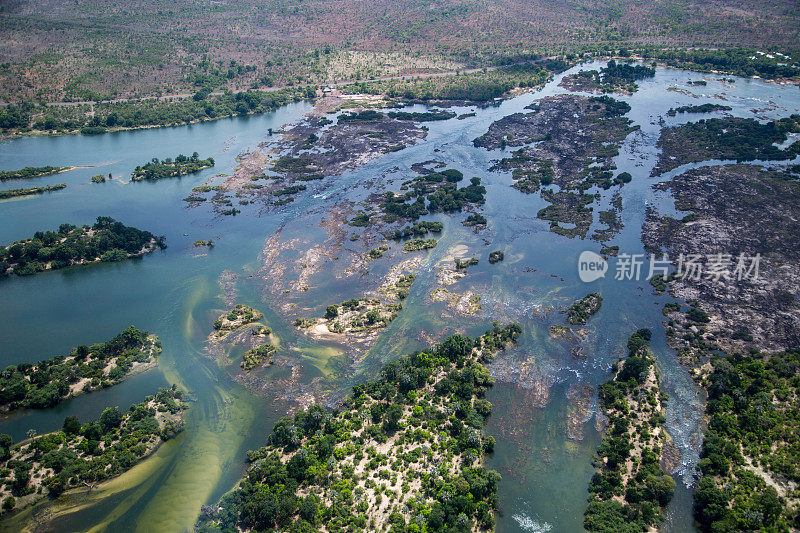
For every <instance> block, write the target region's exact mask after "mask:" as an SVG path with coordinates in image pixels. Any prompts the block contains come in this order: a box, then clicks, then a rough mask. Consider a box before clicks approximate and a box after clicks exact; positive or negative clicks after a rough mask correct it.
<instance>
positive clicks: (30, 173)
mask: <svg viewBox="0 0 800 533" xmlns="http://www.w3.org/2000/svg"><path fill="white" fill-rule="evenodd" d="M73 168H75V167H54V166H52V165H46V166H43V167H25V168H21V169H19V170H0V181H7V180H25V179H29V178H40V177H43V176H52V175H53V174H59V173H61V172H66V171H67V170H71V169H73Z"/></svg>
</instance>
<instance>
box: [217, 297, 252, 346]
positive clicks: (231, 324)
mask: <svg viewBox="0 0 800 533" xmlns="http://www.w3.org/2000/svg"><path fill="white" fill-rule="evenodd" d="M262 318H264V314H263V313H261V312H260V311H256V310H255V309H253V308H252V307H250V306H249V305H244V304H238V305H236V306H235V307H234V308H233V309H231V310H230V311H229V312H227V313H223V314H221V315H220V316H219V318H218V319H217V320H215V321H214V331H213V332H212V333H211V338H212V339H216V340H220V339H223V338H225V337H226V336H227V335H228V334H229V333H231V332H233V331H236V330H238V329H240V328H242V327H244V326H246V325H247V324H252V323H253V322H258V321H259V320H261V319H262Z"/></svg>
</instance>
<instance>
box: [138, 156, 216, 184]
mask: <svg viewBox="0 0 800 533" xmlns="http://www.w3.org/2000/svg"><path fill="white" fill-rule="evenodd" d="M213 166H214V158H213V157H209V158H208V159H200V155H199V154H198V153H197V152H195V153H193V154H192V155H191V156H185V155H183V154H178V155H177V156H176V157H175V159H172V158H171V157H168V158H166V159H163V160H159V159H158V158H157V157H154V158H153V159H152V160H151V161H150V162H148V163H145V164H144V165H140V166H137V167H136V168H135V169H133V172H132V173H131V179H132V180H133V181H142V180H146V181H156V180H160V179H164V178H177V177H180V176H185V175H186V174H194V173H196V172H200V171H201V170H203V169H206V168H210V167H213Z"/></svg>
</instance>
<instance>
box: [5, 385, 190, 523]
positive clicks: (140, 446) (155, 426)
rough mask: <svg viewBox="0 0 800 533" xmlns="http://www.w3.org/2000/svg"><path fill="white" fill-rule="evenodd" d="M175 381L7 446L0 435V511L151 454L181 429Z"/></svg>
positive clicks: (86, 482)
mask: <svg viewBox="0 0 800 533" xmlns="http://www.w3.org/2000/svg"><path fill="white" fill-rule="evenodd" d="M182 397H183V394H182V392H181V391H180V390H178V389H177V387H176V386H175V385H173V386H172V387H171V388H165V389H161V390H160V391H159V392H158V393H157V394H156V395H155V396H148V397H147V398H145V401H144V402H142V403H138V404H135V405H132V406H131V408H130V409H129V410H128V411H120V410H119V409H118V408H117V407H109V408H106V409H105V410H104V411H103V413H102V414H101V415H100V418H99V419H98V420H94V421H91V422H87V423H84V424H82V423H81V422H80V421H79V420H78V418H77V417H74V416H68V417H67V418H66V419H65V420H64V425H63V429H61V430H60V431H56V432H54V433H48V434H46V435H42V436H40V437H36V438H30V439H28V440H25V441H23V442H21V443H18V444H16V445H12V439H11V437H10V436H9V435H0V483H2V488H0V499H2V501H3V511H4V512H10V511H13V510H15V509H21V508H23V507H26V506H28V505H30V504H32V503H34V502H36V501H38V500H40V499H42V498H44V497H51V498H55V497H57V496H59V495H60V494H61V493H63V492H64V491H66V490H69V489H73V488H80V487H88V488H89V490H91V489H93V488H94V487H95V486H96V484H97V483H98V482H100V481H103V480H106V479H109V478H112V477H115V476H118V475H120V474H122V473H124V472H126V471H128V470H130V469H131V468H133V466H134V465H136V464H137V463H139V462H140V461H141V460H143V459H144V458H146V457H147V456H149V455H150V454H152V453H153V452H154V451H155V450H156V449H157V448H158V447H159V446H160V445H161V444H162V443H163V442H165V441H167V440H169V439H171V438H173V437H174V436H175V435H177V434H178V433H180V432H181V431H182V429H183V414H184V410H185V409H186V408H187V406H186V404H185V403H184V402H183V400H182Z"/></svg>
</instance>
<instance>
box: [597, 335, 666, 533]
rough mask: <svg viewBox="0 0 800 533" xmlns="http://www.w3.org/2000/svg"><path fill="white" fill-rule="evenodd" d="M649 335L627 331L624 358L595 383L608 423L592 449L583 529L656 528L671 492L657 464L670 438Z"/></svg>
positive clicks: (639, 529) (664, 396)
mask: <svg viewBox="0 0 800 533" xmlns="http://www.w3.org/2000/svg"><path fill="white" fill-rule="evenodd" d="M650 337H651V332H650V330H649V329H640V330H638V331H637V332H636V333H634V334H633V335H631V337H630V338H629V339H628V346H627V348H628V357H627V358H625V359H624V360H623V361H621V362H619V363H617V364H615V365H614V377H612V378H611V380H609V381H608V382H607V383H605V384H603V385H601V386H600V399H599V404H600V408H601V409H602V411H603V414H604V415H605V416H606V417H608V428H607V429H606V432H605V433H606V436H605V438H604V439H603V442H601V443H600V446H599V447H598V448H597V457H596V465H597V469H598V471H597V473H596V474H595V475H594V476H593V477H592V480H591V481H590V482H589V507H588V508H587V509H586V512H585V513H584V518H585V520H584V523H583V527H585V528H586V530H587V531H648V530H651V529H653V528H657V527H658V525H659V524H660V523H661V522H662V521H663V519H664V510H665V509H666V507H667V504H668V503H669V501H670V500H671V499H672V495H673V493H674V491H675V480H674V479H672V476H670V475H668V474H666V473H665V472H664V470H663V468H662V467H661V461H662V459H663V453H664V449H665V447H666V446H667V445H668V444H669V443H670V438H669V435H667V433H666V431H665V430H664V422H665V421H666V419H665V418H664V402H665V401H666V395H665V394H664V393H662V392H661V389H660V386H659V377H658V370H657V369H656V366H655V360H654V359H653V355H652V353H651V352H650V347H649V346H650Z"/></svg>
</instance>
